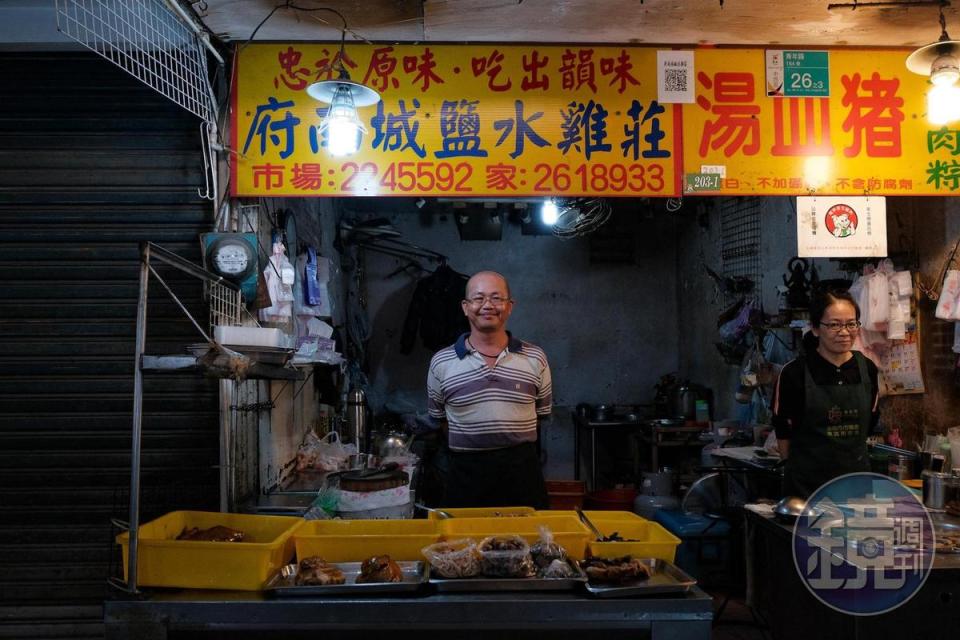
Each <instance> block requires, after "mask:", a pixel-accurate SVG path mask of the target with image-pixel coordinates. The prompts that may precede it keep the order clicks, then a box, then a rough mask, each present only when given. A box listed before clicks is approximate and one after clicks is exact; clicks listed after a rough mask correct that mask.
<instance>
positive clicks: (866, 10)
mask: <svg viewBox="0 0 960 640" xmlns="http://www.w3.org/2000/svg"><path fill="white" fill-rule="evenodd" d="M843 1H844V0H833V2H843ZM852 2H853V0H850V3H852ZM192 4H193V6H194V8H195V10H196V11H197V12H198V13H199V14H200V15H201V16H202V19H203V21H204V23H205V24H206V25H207V26H208V27H209V28H210V30H211V31H212V32H213V33H215V34H217V35H218V36H219V37H220V38H221V39H223V40H226V41H237V40H241V41H242V40H247V39H249V37H250V34H251V33H253V31H254V29H255V28H256V26H257V24H259V23H260V22H261V21H262V20H263V19H264V18H265V17H266V16H267V14H269V13H270V11H271V10H272V9H273V8H274V7H275V6H277V5H280V4H285V3H284V2H282V1H281V0H202V1H195V2H193V3H192ZM291 4H294V5H296V6H298V7H303V8H316V7H329V8H333V9H336V10H337V11H339V12H341V13H342V14H343V15H344V16H345V18H346V20H347V24H348V26H349V28H350V30H352V32H353V35H348V38H351V37H352V38H359V39H366V40H370V41H374V42H482V41H485V42H556V43H566V42H571V43H572V42H590V43H636V44H639V43H650V44H677V45H694V44H716V45H774V44H779V45H784V44H789V45H797V46H813V47H824V46H884V47H891V46H895V47H896V46H903V47H914V46H918V45H922V44H927V43H929V42H933V41H935V40H936V39H937V38H938V37H939V35H940V27H939V24H938V17H937V8H936V6H935V3H931V2H922V1H921V0H912V1H911V0H904V2H903V6H894V7H886V8H875V7H868V6H860V7H858V8H856V9H850V8H835V9H828V8H827V6H828V4H830V3H829V2H827V1H826V0H725V1H724V2H723V6H722V7H721V5H720V0H365V1H360V2H357V1H346V0H330V1H326V2H318V1H316V0H293V2H291ZM867 4H869V2H868V3H867ZM958 4H960V3H958ZM945 16H946V19H947V29H948V31H949V30H950V29H951V28H953V29H954V30H955V31H956V35H957V36H958V37H960V12H958V10H957V8H955V7H953V6H947V7H946V9H945ZM340 25H341V22H340V20H339V19H338V18H337V16H336V15H335V14H333V13H331V12H329V11H299V10H294V9H290V8H281V9H278V10H277V11H276V12H275V13H274V15H273V16H272V17H271V18H270V19H269V20H268V21H267V22H266V23H265V24H264V25H263V26H262V27H261V28H260V30H259V31H258V32H257V35H256V39H257V40H279V41H291V40H336V39H339V37H340Z"/></svg>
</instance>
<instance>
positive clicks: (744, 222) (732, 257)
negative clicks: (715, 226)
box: [720, 198, 762, 294]
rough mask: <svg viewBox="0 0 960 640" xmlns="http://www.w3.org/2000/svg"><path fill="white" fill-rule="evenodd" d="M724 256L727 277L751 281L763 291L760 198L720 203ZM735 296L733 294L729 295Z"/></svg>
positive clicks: (724, 274) (721, 251)
mask: <svg viewBox="0 0 960 640" xmlns="http://www.w3.org/2000/svg"><path fill="white" fill-rule="evenodd" d="M720 242H721V249H720V257H721V260H722V262H723V276H724V277H725V278H737V277H738V276H739V277H742V278H749V279H750V281H751V282H753V285H754V288H753V290H754V291H756V292H759V291H760V285H761V282H760V280H761V278H762V273H761V271H760V198H724V199H723V200H722V202H721V204H720ZM727 293H728V294H731V293H733V292H729V291H728V292H727Z"/></svg>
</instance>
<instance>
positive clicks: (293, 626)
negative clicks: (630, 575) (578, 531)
mask: <svg viewBox="0 0 960 640" xmlns="http://www.w3.org/2000/svg"><path fill="white" fill-rule="evenodd" d="M426 593H427V594H429V592H426ZM711 605H712V600H711V598H710V596H709V595H707V594H706V593H704V592H703V591H701V590H700V589H698V588H696V587H694V588H693V589H691V590H690V591H689V592H687V593H686V594H682V595H677V596H659V597H656V596H655V597H646V598H610V599H598V598H593V597H590V596H588V595H586V594H582V593H580V592H563V593H556V592H554V593H537V592H509V593H471V594H466V593H465V594H432V595H422V596H411V597H406V598H398V597H384V598H373V597H365V598H357V597H337V598H333V597H329V598H295V599H293V598H287V599H276V598H270V597H266V596H265V595H264V594H261V593H256V592H253V593H247V592H232V591H229V592H224V591H197V590H184V591H163V592H161V591H155V592H153V593H151V594H149V595H146V596H144V597H143V598H124V599H114V600H108V601H107V602H105V603H104V622H105V629H106V638H107V640H133V639H136V640H167V639H168V638H177V637H180V635H181V634H184V633H186V634H188V637H190V638H197V637H204V638H208V637H209V638H219V637H224V638H227V637H229V638H231V639H238V638H248V637H249V638H254V637H256V638H258V639H260V638H262V639H268V638H284V639H285V640H286V639H291V638H307V637H310V638H314V639H316V638H317V637H320V636H318V635H317V632H318V631H322V632H323V636H322V637H323V638H325V640H331V639H332V638H336V637H357V638H359V637H369V633H370V632H371V631H381V632H384V631H385V632H388V633H389V634H390V637H391V638H394V637H396V635H397V634H400V636H401V637H405V636H407V635H409V636H411V637H412V636H413V634H414V633H416V637H417V638H422V637H424V636H426V635H431V634H433V635H437V636H438V637H439V635H440V634H443V637H445V638H450V637H451V635H450V634H451V632H455V635H456V637H457V638H458V640H459V639H464V638H472V637H476V638H480V637H481V636H484V635H485V634H486V635H485V637H491V636H490V635H489V634H490V633H491V632H494V633H495V634H497V635H502V633H503V632H505V631H513V632H514V633H512V634H511V635H510V637H511V638H513V637H516V636H518V635H522V636H530V637H538V636H540V637H543V636H545V635H546V634H548V633H549V636H550V638H551V639H555V638H567V637H569V638H574V637H579V638H583V637H586V636H587V635H590V636H591V637H592V636H594V635H596V634H599V633H603V635H604V637H605V638H608V640H612V639H613V638H617V637H634V638H635V637H638V636H639V637H650V638H652V639H653V640H658V639H666V638H669V639H671V640H708V639H709V638H710V626H711V620H712V618H713V611H712V606H711Z"/></svg>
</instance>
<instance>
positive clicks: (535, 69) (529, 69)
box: [520, 49, 550, 91]
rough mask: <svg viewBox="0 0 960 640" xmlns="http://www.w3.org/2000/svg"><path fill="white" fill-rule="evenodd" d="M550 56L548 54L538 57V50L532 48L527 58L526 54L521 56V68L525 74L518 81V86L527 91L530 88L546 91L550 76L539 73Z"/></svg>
mask: <svg viewBox="0 0 960 640" xmlns="http://www.w3.org/2000/svg"><path fill="white" fill-rule="evenodd" d="M549 62H550V58H549V57H548V56H543V58H541V57H540V52H539V51H537V50H536V49H534V50H533V51H532V52H531V53H530V57H529V58H527V56H526V55H524V56H523V70H524V71H525V72H526V74H527V75H525V76H524V77H523V80H521V81H520V88H521V89H523V90H524V91H529V90H530V89H542V90H544V91H546V90H547V89H549V88H550V76H548V75H546V74H543V75H542V76H541V75H540V73H541V69H543V68H544V67H546V66H547V64H549Z"/></svg>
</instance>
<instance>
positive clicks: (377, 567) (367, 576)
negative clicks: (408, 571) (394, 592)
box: [357, 555, 403, 584]
mask: <svg viewBox="0 0 960 640" xmlns="http://www.w3.org/2000/svg"><path fill="white" fill-rule="evenodd" d="M366 582H403V571H402V570H401V569H400V565H398V564H397V563H396V562H394V561H393V560H392V559H391V558H390V556H386V555H384V556H373V557H372V558H368V559H366V560H364V561H363V564H361V565H360V575H359V576H357V583H358V584H363V583H366Z"/></svg>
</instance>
